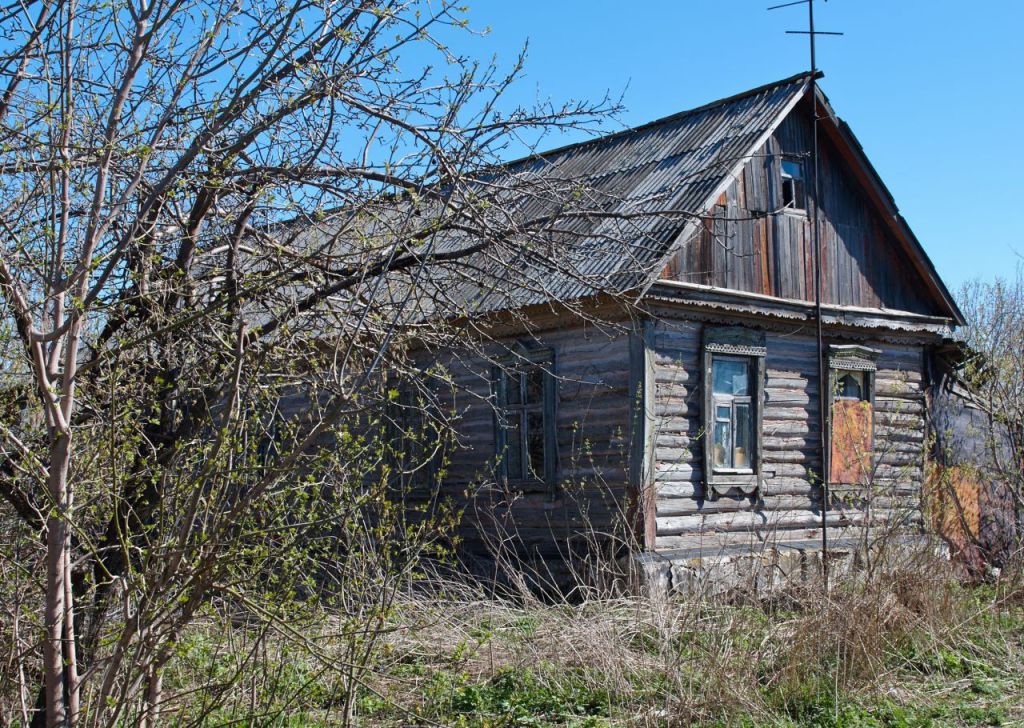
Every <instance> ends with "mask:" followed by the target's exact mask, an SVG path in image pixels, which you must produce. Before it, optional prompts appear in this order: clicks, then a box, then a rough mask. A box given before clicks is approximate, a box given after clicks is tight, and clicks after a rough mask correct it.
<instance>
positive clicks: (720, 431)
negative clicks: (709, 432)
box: [713, 420, 731, 468]
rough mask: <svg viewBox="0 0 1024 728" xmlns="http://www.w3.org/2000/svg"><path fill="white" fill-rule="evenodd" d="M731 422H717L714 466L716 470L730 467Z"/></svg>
mask: <svg viewBox="0 0 1024 728" xmlns="http://www.w3.org/2000/svg"><path fill="white" fill-rule="evenodd" d="M730 427H731V422H729V421H728V420H727V421H725V422H715V443H714V448H713V452H714V458H713V460H714V465H715V467H716V468H727V467H729V459H728V454H729V429H730Z"/></svg>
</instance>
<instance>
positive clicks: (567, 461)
mask: <svg viewBox="0 0 1024 728" xmlns="http://www.w3.org/2000/svg"><path fill="white" fill-rule="evenodd" d="M630 325H631V324H630V323H629V322H626V323H624V324H622V327H623V328H616V329H613V330H612V329H608V328H604V329H598V328H596V327H593V326H585V325H573V326H570V327H567V328H564V329H553V330H549V331H546V332H541V333H533V334H531V335H530V336H528V337H523V339H522V341H523V342H524V343H526V344H528V345H529V346H530V347H540V348H545V349H551V350H552V351H553V352H554V368H553V374H554V376H555V379H556V383H557V402H556V408H555V410H556V433H557V442H558V473H559V484H558V487H557V489H556V491H555V494H554V497H553V496H552V492H551V490H550V489H549V487H548V486H546V485H545V484H543V483H539V482H537V483H514V484H511V485H509V486H507V487H506V486H503V485H502V484H500V483H498V482H496V479H495V477H494V472H495V468H494V465H495V422H494V409H493V406H492V403H493V397H492V391H491V371H492V364H491V362H490V361H488V358H487V357H485V356H481V355H480V354H478V353H473V352H472V351H463V352H451V353H449V354H446V355H444V356H443V358H442V360H441V363H442V364H443V365H444V367H445V368H446V369H447V371H448V373H449V377H450V383H448V384H446V385H445V388H446V389H448V390H449V391H448V393H447V394H446V395H445V398H446V402H447V404H448V405H449V406H452V407H454V410H455V411H456V412H457V420H456V430H457V432H458V439H459V442H458V449H457V451H456V452H455V453H454V455H453V457H452V459H451V463H450V465H449V466H448V468H447V473H446V476H445V478H444V479H443V482H442V483H441V484H440V494H439V495H440V497H441V498H442V499H448V500H450V502H453V503H456V504H457V505H458V506H459V507H460V508H465V516H464V518H463V519H462V521H461V522H460V523H459V525H458V528H457V535H458V537H459V540H460V542H461V547H462V549H461V550H462V552H463V553H464V554H467V555H468V556H470V557H471V558H473V559H476V560H478V561H479V562H481V563H489V562H490V559H491V557H492V556H493V551H494V549H495V547H496V546H497V545H498V544H501V548H502V550H503V551H504V552H505V553H504V555H505V556H511V557H512V558H514V559H517V560H520V561H521V562H523V564H524V566H525V565H527V564H529V565H528V566H527V568H539V569H541V570H543V571H550V572H551V576H552V577H553V578H554V577H556V576H557V577H558V578H559V579H562V578H563V577H564V574H563V573H561V570H562V569H563V568H564V564H562V563H561V562H562V561H564V560H565V559H566V557H568V556H569V555H570V554H582V553H584V552H585V551H587V549H588V548H589V547H593V546H594V543H593V542H594V541H595V540H596V541H599V542H600V543H599V544H597V545H598V546H599V547H601V548H606V547H607V548H611V546H610V545H609V544H611V543H612V541H613V540H617V539H620V538H623V537H625V536H627V533H626V530H627V526H626V523H627V520H629V519H632V518H635V516H630V515H628V513H627V511H628V510H629V507H630V506H629V498H628V483H629V454H630V453H629V451H630V445H631V437H630V429H631V427H630V421H631V401H632V397H631V386H632V382H631V368H630V357H631V352H630V334H629V331H628V330H627V328H626V327H629V326H630ZM516 341H517V340H516V338H515V337H509V338H505V339H502V340H500V341H498V342H497V343H496V344H493V345H488V347H487V352H488V354H489V355H494V356H498V357H500V356H501V355H502V353H503V351H507V349H508V348H509V347H512V346H514V345H515V344H516ZM630 522H632V521H630ZM629 528H632V527H629ZM620 543H621V542H620ZM538 564H542V565H538Z"/></svg>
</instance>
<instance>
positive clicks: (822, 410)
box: [768, 0, 842, 592]
mask: <svg viewBox="0 0 1024 728" xmlns="http://www.w3.org/2000/svg"><path fill="white" fill-rule="evenodd" d="M802 4H806V5H807V30H787V31H786V33H787V34H790V35H806V36H807V38H808V41H809V46H810V55H811V58H810V60H811V77H810V79H811V80H810V91H811V118H812V124H811V126H812V130H813V131H812V140H811V174H812V175H813V180H812V187H813V189H814V197H813V200H812V205H808V206H807V211H808V214H809V215H813V217H812V218H811V248H812V250H813V254H814V321H815V329H816V334H817V344H818V347H817V348H818V413H819V418H818V419H819V421H820V423H821V432H820V433H819V445H820V447H821V504H820V505H819V508H820V509H821V578H822V583H823V585H824V588H825V591H826V592H827V591H828V576H829V574H828V572H829V563H828V521H827V518H826V515H827V512H828V504H829V501H830V494H829V482H828V479H829V460H830V455H831V453H830V452H829V428H830V426H831V419H832V418H831V415H830V414H829V413H830V407H829V401H830V399H831V396H832V393H831V392H829V391H828V371H827V365H826V362H825V343H824V338H823V334H822V315H821V242H820V219H819V215H818V208H819V205H818V200H819V199H821V184H820V183H819V180H818V171H819V165H818V59H817V53H816V51H817V49H816V47H815V40H816V39H817V37H818V36H819V35H842V33H837V32H833V31H824V30H816V29H815V25H814V0H794V1H793V2H787V3H783V4H781V5H773V6H771V7H770V8H768V9H769V10H778V9H779V8H788V7H792V6H794V5H802Z"/></svg>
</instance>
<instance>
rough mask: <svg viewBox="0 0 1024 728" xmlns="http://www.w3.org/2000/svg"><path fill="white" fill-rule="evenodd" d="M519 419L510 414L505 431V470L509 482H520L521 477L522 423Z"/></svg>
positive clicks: (517, 416)
mask: <svg viewBox="0 0 1024 728" xmlns="http://www.w3.org/2000/svg"><path fill="white" fill-rule="evenodd" d="M520 417H521V415H519V414H518V413H512V414H510V415H509V416H508V425H507V428H506V430H505V445H506V447H505V468H506V471H507V472H508V477H509V478H510V479H511V480H520V479H521V478H522V477H523V459H522V444H521V443H522V439H521V438H522V423H521V421H520Z"/></svg>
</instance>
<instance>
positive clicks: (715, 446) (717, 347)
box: [703, 326, 766, 497]
mask: <svg viewBox="0 0 1024 728" xmlns="http://www.w3.org/2000/svg"><path fill="white" fill-rule="evenodd" d="M765 353H766V352H765V347H764V334H762V333H760V332H756V331H751V330H749V329H743V328H739V327H736V328H731V327H729V328H727V327H711V326H709V327H706V328H705V330H704V393H705V397H704V418H703V419H704V427H703V431H704V442H705V446H704V473H705V476H704V479H705V485H706V497H714V495H716V494H723V493H725V492H727V491H730V490H733V489H739V490H740V491H742V492H744V493H752V492H754V491H755V490H757V489H758V488H759V487H760V486H761V482H762V476H761V466H760V464H761V453H760V450H761V446H760V441H761V410H762V402H763V401H764V356H765Z"/></svg>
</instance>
